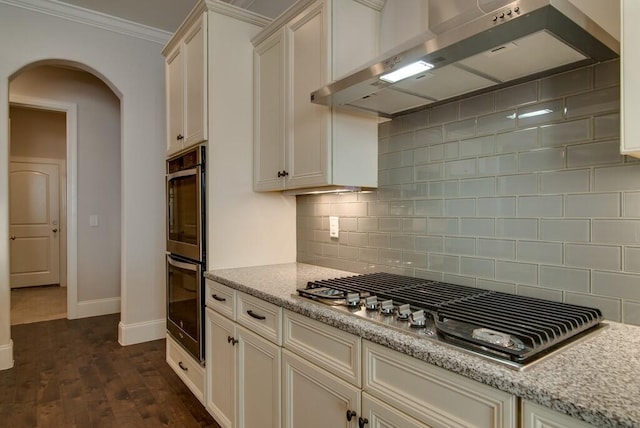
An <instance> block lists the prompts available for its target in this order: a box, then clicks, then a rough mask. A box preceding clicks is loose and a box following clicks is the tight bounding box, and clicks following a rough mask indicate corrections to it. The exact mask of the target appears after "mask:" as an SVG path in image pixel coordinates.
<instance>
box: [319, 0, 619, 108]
mask: <svg viewBox="0 0 640 428" xmlns="http://www.w3.org/2000/svg"><path fill="white" fill-rule="evenodd" d="M460 4H464V5H470V6H472V8H471V9H468V8H467V9H466V10H462V11H456V14H455V15H453V16H452V11H451V9H452V8H455V7H456V5H460ZM496 5H501V7H498V8H496ZM483 7H484V8H485V9H486V8H487V7H492V10H491V11H490V12H485V11H484V10H483ZM458 12H459V13H458ZM474 15H475V16H474ZM432 17H437V18H438V19H439V20H440V22H438V23H437V24H436V25H430V27H431V28H430V29H431V32H430V33H429V34H425V35H422V36H419V37H416V38H414V39H412V40H410V41H408V42H406V43H403V44H402V46H399V47H397V48H396V49H393V50H392V51H390V52H388V53H387V54H385V55H383V56H382V57H379V58H377V59H376V60H374V61H372V62H371V63H369V64H367V65H365V66H364V67H363V68H361V69H360V70H358V71H356V72H354V73H352V74H350V75H348V76H346V77H344V78H342V79H340V80H338V81H336V82H334V83H331V84H329V85H327V86H325V87H323V88H321V89H319V90H317V91H315V92H313V93H312V94H311V101H312V102H314V103H318V104H324V105H331V106H341V107H346V108H355V109H358V110H364V111H369V112H374V113H377V114H378V115H380V116H383V117H394V116H397V115H399V114H402V113H406V112H408V111H412V110H416V109H419V108H421V107H424V106H426V105H430V104H434V105H435V104H436V103H437V104H440V103H442V102H444V101H448V100H452V99H455V98H457V97H461V96H469V95H472V94H478V93H482V92H484V91H488V90H493V89H496V87H499V86H507V85H511V84H514V83H518V82H521V81H524V80H529V79H533V78H537V77H540V76H543V75H546V74H551V73H555V72H559V71H562V70H567V69H570V68H575V67H579V66H583V65H586V64H590V63H594V62H600V61H606V60H609V59H613V58H617V57H618V56H619V50H620V43H619V42H618V41H617V40H616V39H615V38H614V37H612V36H611V35H610V34H608V33H607V32H606V31H605V30H603V29H602V28H601V27H600V26H599V25H597V24H596V23H595V22H594V21H593V20H591V19H590V18H589V17H588V16H587V15H585V14H584V13H583V12H582V11H580V10H579V9H577V8H576V7H575V6H574V5H573V4H572V3H570V2H569V0H518V1H513V2H505V1H504V0H503V1H501V0H477V1H476V0H473V1H471V0H456V1H453V0H430V2H429V18H430V20H431V19H432ZM443 17H444V18H443ZM445 18H446V19H445ZM434 30H435V33H437V34H436V35H435V36H434ZM439 31H442V32H439ZM438 32H439V33H438ZM418 60H422V61H424V62H426V63H428V64H429V65H432V66H433V68H432V69H430V70H428V71H425V72H421V73H419V74H417V75H414V76H412V77H409V78H406V79H404V80H400V81H398V82H396V83H389V82H386V81H383V80H381V79H380V77H381V76H384V75H386V74H388V73H390V72H392V71H395V70H398V69H400V68H402V67H404V66H406V65H409V64H412V63H414V62H416V61H418Z"/></svg>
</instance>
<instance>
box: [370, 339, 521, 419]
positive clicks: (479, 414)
mask: <svg viewBox="0 0 640 428" xmlns="http://www.w3.org/2000/svg"><path fill="white" fill-rule="evenodd" d="M363 347H364V362H363V364H364V366H365V377H364V390H365V391H366V392H368V393H370V394H371V395H373V396H375V397H377V398H379V399H381V400H382V401H385V402H387V403H389V404H391V405H393V406H394V407H396V408H398V409H400V410H402V411H403V412H405V413H407V414H409V415H411V416H413V417H414V418H416V419H418V420H419V421H420V422H423V423H426V424H428V425H434V426H444V427H460V428H462V427H470V426H473V427H491V428H502V427H505V428H506V427H515V426H516V399H515V397H514V396H512V395H511V394H507V393H506V392H502V391H499V390H497V389H495V388H491V387H489V386H486V385H483V384H481V383H479V382H475V381H473V380H470V379H467V378H465V377H463V376H460V375H457V374H455V373H451V372H449V371H447V370H444V369H441V368H439V367H435V366H432V365H430V364H427V363H425V362H424V361H420V360H418V359H415V358H412V357H409V356H407V355H404V354H401V353H399V352H396V351H393V350H391V349H388V348H385V347H383V346H380V345H376V344H374V343H370V342H367V341H364V346H363Z"/></svg>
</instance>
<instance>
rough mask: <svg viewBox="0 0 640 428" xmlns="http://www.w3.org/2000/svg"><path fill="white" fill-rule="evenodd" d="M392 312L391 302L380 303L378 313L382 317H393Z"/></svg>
mask: <svg viewBox="0 0 640 428" xmlns="http://www.w3.org/2000/svg"><path fill="white" fill-rule="evenodd" d="M394 311H395V308H394V307H393V300H385V301H384V302H382V303H380V313H382V315H393V312H394Z"/></svg>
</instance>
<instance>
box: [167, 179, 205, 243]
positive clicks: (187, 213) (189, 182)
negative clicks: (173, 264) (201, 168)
mask: <svg viewBox="0 0 640 428" xmlns="http://www.w3.org/2000/svg"><path fill="white" fill-rule="evenodd" d="M197 180H198V176H197V175H188V176H184V177H176V178H173V179H171V180H169V181H168V189H167V202H168V207H167V210H168V229H169V230H168V234H169V240H170V241H178V242H183V243H186V244H193V245H197V244H198V214H199V209H200V207H199V206H198V183H197Z"/></svg>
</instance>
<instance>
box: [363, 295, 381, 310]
mask: <svg viewBox="0 0 640 428" xmlns="http://www.w3.org/2000/svg"><path fill="white" fill-rule="evenodd" d="M364 307H365V308H367V310H368V311H375V310H376V309H378V297H377V296H369V297H366V298H365V299H364Z"/></svg>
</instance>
